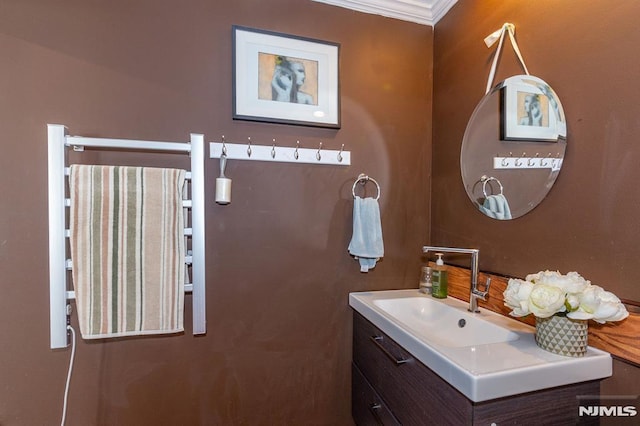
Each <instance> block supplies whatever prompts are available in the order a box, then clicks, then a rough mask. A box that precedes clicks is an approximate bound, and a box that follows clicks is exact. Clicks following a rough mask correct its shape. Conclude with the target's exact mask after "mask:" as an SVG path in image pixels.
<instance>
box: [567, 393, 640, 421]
mask: <svg viewBox="0 0 640 426" xmlns="http://www.w3.org/2000/svg"><path fill="white" fill-rule="evenodd" d="M578 403H579V405H578V417H579V418H580V423H579V424H586V423H587V420H589V419H593V418H599V417H615V418H617V419H619V420H623V419H629V420H630V421H631V419H633V421H634V422H633V424H637V423H635V422H637V421H638V395H601V396H598V395H587V396H578ZM629 424H631V423H629Z"/></svg>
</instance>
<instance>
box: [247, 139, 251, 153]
mask: <svg viewBox="0 0 640 426" xmlns="http://www.w3.org/2000/svg"><path fill="white" fill-rule="evenodd" d="M247 140H248V141H249V142H248V143H247V157H251V136H249V137H248V138H247Z"/></svg>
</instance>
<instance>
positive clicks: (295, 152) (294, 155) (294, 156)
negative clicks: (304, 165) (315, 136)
mask: <svg viewBox="0 0 640 426" xmlns="http://www.w3.org/2000/svg"><path fill="white" fill-rule="evenodd" d="M298 148H300V141H296V150H295V151H293V158H295V159H296V160H297V159H298V157H300V154H298Z"/></svg>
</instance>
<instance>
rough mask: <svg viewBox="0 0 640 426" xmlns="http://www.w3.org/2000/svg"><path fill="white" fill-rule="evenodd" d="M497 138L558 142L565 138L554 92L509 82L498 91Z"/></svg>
mask: <svg viewBox="0 0 640 426" xmlns="http://www.w3.org/2000/svg"><path fill="white" fill-rule="evenodd" d="M501 91H502V94H501V95H502V96H501V102H500V138H501V139H502V140H505V141H518V140H520V141H538V142H557V141H558V139H559V138H566V123H565V122H564V113H563V111H562V107H561V106H560V105H559V103H558V101H557V97H556V96H555V93H554V92H553V90H552V89H551V88H550V87H549V86H548V85H546V84H540V83H539V82H537V81H534V80H532V81H531V82H525V81H522V82H520V81H515V82H514V81H511V82H509V83H507V84H505V85H504V87H502V89H501Z"/></svg>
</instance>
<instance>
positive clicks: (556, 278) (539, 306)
mask: <svg viewBox="0 0 640 426" xmlns="http://www.w3.org/2000/svg"><path fill="white" fill-rule="evenodd" d="M503 296H504V304H505V306H507V307H509V308H511V309H512V311H511V313H510V315H512V316H515V317H523V316H526V315H529V314H533V315H534V316H536V317H538V318H548V317H550V316H552V315H556V314H558V315H562V316H565V315H566V316H567V317H568V318H571V319H574V320H590V319H592V320H594V321H595V322H598V323H600V324H604V323H605V322H607V321H621V320H623V319H625V318H626V317H628V316H629V313H628V312H627V309H626V308H625V307H624V304H622V302H621V301H620V299H618V297H617V296H616V295H615V294H613V293H611V292H609V291H605V290H604V289H603V288H602V287H599V286H597V285H593V284H591V282H590V281H588V280H585V279H584V278H582V277H581V276H580V274H578V273H577V272H569V273H568V274H566V275H562V274H561V273H560V272H557V271H556V272H554V271H544V272H543V271H540V272H538V273H537V274H530V275H527V277H526V279H525V280H521V279H516V278H511V279H510V280H509V283H508V285H507V288H506V290H505V291H504V293H503Z"/></svg>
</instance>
